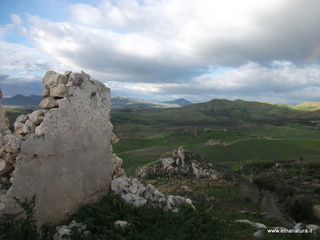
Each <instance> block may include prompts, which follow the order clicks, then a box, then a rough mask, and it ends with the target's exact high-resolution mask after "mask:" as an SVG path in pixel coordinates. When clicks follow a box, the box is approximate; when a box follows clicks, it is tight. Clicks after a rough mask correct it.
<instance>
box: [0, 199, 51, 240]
mask: <svg viewBox="0 0 320 240" xmlns="http://www.w3.org/2000/svg"><path fill="white" fill-rule="evenodd" d="M14 200H15V201H16V203H17V204H18V205H19V206H20V207H21V209H22V211H21V212H19V213H17V214H6V213H5V214H4V215H3V216H2V217H1V218H0V239H3V240H49V239H51V236H52V235H53V233H54V228H53V227H50V226H47V225H45V226H43V227H41V228H40V229H38V228H37V226H36V220H35V219H34V207H35V200H36V196H35V195H34V196H33V198H32V199H31V200H27V199H25V200H24V201H21V200H20V199H17V198H14Z"/></svg>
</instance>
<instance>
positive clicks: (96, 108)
mask: <svg viewBox="0 0 320 240" xmlns="http://www.w3.org/2000/svg"><path fill="white" fill-rule="evenodd" d="M43 84H44V86H45V90H44V91H43V93H42V96H44V97H45V99H44V100H43V101H42V102H41V103H40V106H41V108H42V109H41V110H38V111H35V112H33V113H31V114H28V115H22V116H20V117H18V119H17V121H16V123H15V124H14V126H15V133H14V134H13V135H11V134H9V135H6V136H5V137H6V138H10V139H12V140H10V139H9V140H7V142H6V143H5V144H3V145H2V147H1V153H2V154H1V155H2V157H3V156H4V158H5V160H6V161H7V162H10V164H11V165H12V166H14V169H13V171H12V172H8V173H6V174H7V176H8V177H10V182H11V184H12V185H11V187H10V189H9V190H8V191H7V192H6V193H5V194H2V196H0V211H1V209H2V210H4V212H15V211H18V208H19V207H18V206H17V204H16V203H15V201H13V200H12V198H13V197H16V198H18V199H21V200H24V199H25V198H27V199H31V198H32V196H33V195H36V205H35V210H36V211H35V218H36V220H37V221H38V224H39V225H42V224H44V223H49V222H50V223H58V222H61V221H63V220H65V219H66V218H67V217H68V216H69V215H70V214H72V213H74V212H75V211H77V210H78V209H79V208H80V207H81V206H83V205H84V204H87V203H92V202H96V201H98V200H99V199H100V198H101V197H102V196H104V195H106V194H107V193H108V192H109V191H110V184H111V180H112V175H113V174H114V172H113V171H114V165H115V163H114V162H115V156H114V155H113V154H112V147H111V139H112V129H113V126H112V124H111V122H110V110H111V106H110V90H109V88H107V87H106V86H105V85H104V84H102V83H100V82H98V81H94V80H90V76H89V75H88V74H85V73H84V72H82V73H72V72H66V73H65V74H59V73H56V72H54V71H48V72H47V73H46V75H45V77H44V79H43ZM8 136H9V137H8ZM10 141H11V142H10ZM13 142H14V143H16V145H14V147H13V150H12V151H11V152H10V151H9V150H10V149H9V150H8V149H7V148H8V147H7V146H8V145H10V144H11V145H12V143H13Z"/></svg>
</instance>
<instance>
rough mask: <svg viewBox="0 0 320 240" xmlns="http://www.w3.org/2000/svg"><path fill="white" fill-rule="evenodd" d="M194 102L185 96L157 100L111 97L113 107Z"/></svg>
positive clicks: (168, 105)
mask: <svg viewBox="0 0 320 240" xmlns="http://www.w3.org/2000/svg"><path fill="white" fill-rule="evenodd" d="M189 104H192V102H189V101H187V100H185V99H183V98H180V99H176V100H174V101H166V102H157V101H149V100H143V99H137V98H125V97H111V105H112V108H113V109H117V108H140V109H150V108H177V107H182V106H186V105H189Z"/></svg>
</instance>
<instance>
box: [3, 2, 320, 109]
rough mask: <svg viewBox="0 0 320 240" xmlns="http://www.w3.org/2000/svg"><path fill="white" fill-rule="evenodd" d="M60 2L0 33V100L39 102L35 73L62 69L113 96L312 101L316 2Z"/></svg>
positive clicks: (319, 5) (315, 95)
mask: <svg viewBox="0 0 320 240" xmlns="http://www.w3.org/2000/svg"><path fill="white" fill-rule="evenodd" d="M29 2H30V4H31V3H36V2H38V3H39V1H37V0H29ZM49 2H50V3H51V4H53V2H54V1H49ZM63 2H64V3H65V4H61V2H59V5H57V4H56V5H54V6H55V7H52V8H51V10H50V13H49V12H39V13H38V14H35V13H30V12H29V13H24V12H14V11H12V12H10V18H11V19H10V21H9V20H8V23H6V24H3V25H1V26H0V41H1V42H0V63H1V64H0V84H1V85H0V86H1V88H2V89H3V91H4V93H5V95H7V96H8V95H14V94H17V93H22V94H23V93H25V94H24V95H29V94H38V95H39V94H40V92H41V90H40V91H39V89H40V88H41V86H40V84H39V83H40V81H41V76H43V74H44V71H46V70H48V69H53V70H57V71H60V72H64V71H65V70H69V69H71V70H73V71H77V72H79V71H81V70H83V71H85V72H87V73H89V74H90V75H91V76H92V77H93V78H95V79H98V80H100V81H102V82H104V83H106V85H107V86H108V87H110V88H111V91H112V95H114V96H116V95H117V96H126V97H136V98H145V99H152V100H170V99H174V98H180V97H184V98H186V99H188V100H190V101H195V102H200V101H209V100H210V99H212V98H226V99H237V98H240V99H244V100H257V101H271V102H278V103H291V104H297V103H301V102H305V101H320V62H319V54H320V28H319V23H320V1H317V0H281V1H279V0H259V1H256V0H223V1H222V0H221V1H218V0H216V1H213V0H197V1H194V0H117V1H116V0H101V1H98V2H96V4H95V5H89V4H88V2H89V1H85V2H87V3H81V1H79V2H77V1H74V0H72V1H71V0H69V1H63ZM66 2H69V3H68V4H67V3H66ZM52 6H53V5H52ZM8 9H9V8H8ZM54 10H55V12H54ZM8 11H9V10H8ZM57 19H58V20H57ZM1 22H3V21H1ZM17 86H18V87H17Z"/></svg>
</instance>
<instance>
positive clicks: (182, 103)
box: [163, 98, 193, 107]
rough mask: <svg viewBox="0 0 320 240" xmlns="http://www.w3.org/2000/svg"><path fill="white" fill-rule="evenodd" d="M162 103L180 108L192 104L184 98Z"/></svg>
mask: <svg viewBox="0 0 320 240" xmlns="http://www.w3.org/2000/svg"><path fill="white" fill-rule="evenodd" d="M163 103H169V104H177V105H178V106H180V107H183V106H187V105H191V104H193V103H192V102H189V101H188V100H186V99H184V98H179V99H175V100H173V101H165V102H163Z"/></svg>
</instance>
